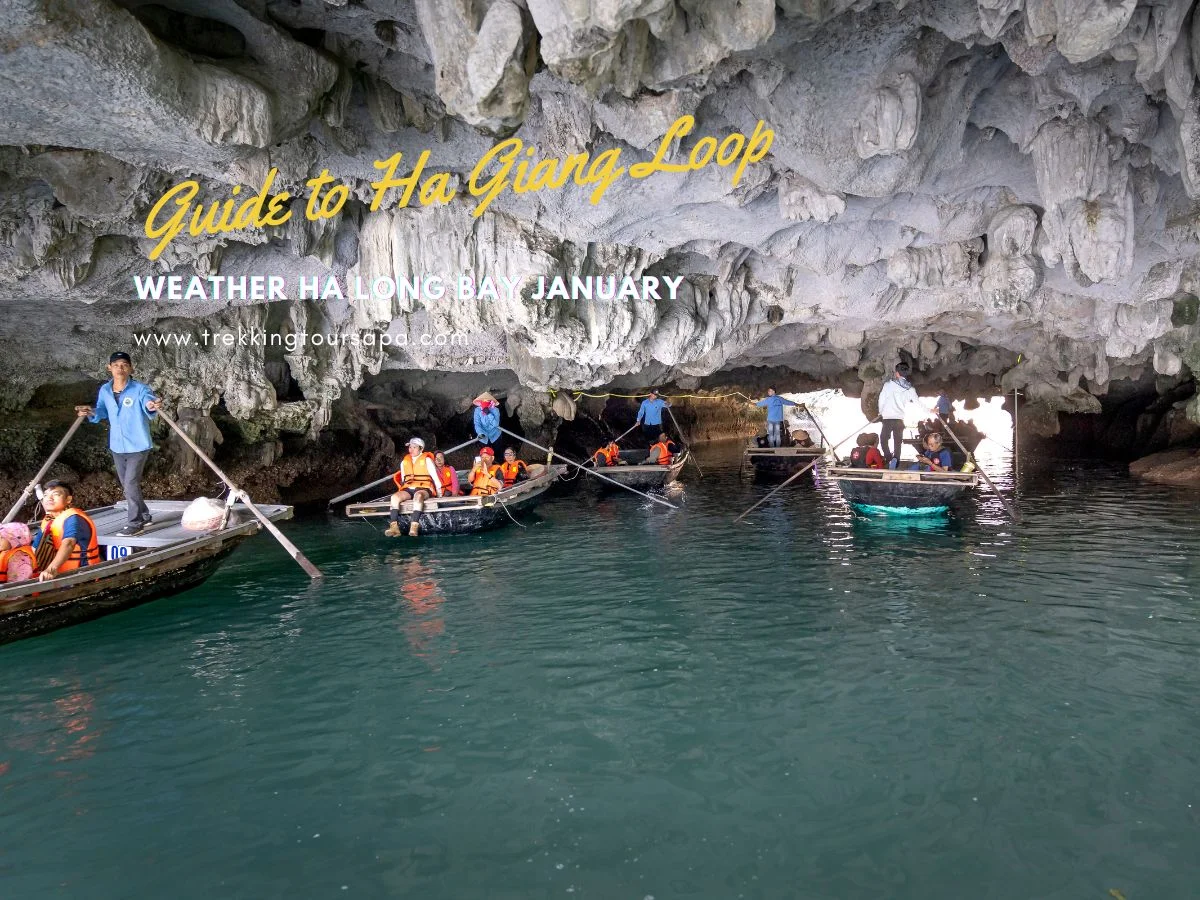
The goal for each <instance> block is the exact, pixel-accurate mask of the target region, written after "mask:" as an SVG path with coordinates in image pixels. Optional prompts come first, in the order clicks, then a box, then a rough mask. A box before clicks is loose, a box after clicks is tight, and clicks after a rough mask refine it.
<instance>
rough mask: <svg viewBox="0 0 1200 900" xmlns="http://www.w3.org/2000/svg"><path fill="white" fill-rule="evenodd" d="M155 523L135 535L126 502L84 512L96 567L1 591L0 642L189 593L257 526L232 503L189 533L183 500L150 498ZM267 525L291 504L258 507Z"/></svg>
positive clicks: (286, 512)
mask: <svg viewBox="0 0 1200 900" xmlns="http://www.w3.org/2000/svg"><path fill="white" fill-rule="evenodd" d="M146 505H147V506H149V507H150V513H151V515H153V516H154V524H153V525H151V526H149V527H148V528H147V529H145V530H144V531H143V532H141V534H138V535H136V536H134V537H121V536H119V535H117V533H116V532H117V531H118V530H119V529H121V528H122V527H124V525H125V524H126V514H125V506H124V504H119V505H115V506H104V507H101V508H99V509H89V510H87V514H88V515H89V516H90V517H91V519H92V521H93V522H95V523H96V532H97V534H96V538H97V541H98V543H99V544H100V556H101V562H100V563H98V564H97V565H94V566H86V567H85V568H82V569H79V570H77V571H75V572H71V573H69V574H67V575H60V576H59V577H57V578H55V579H53V580H52V581H43V582H38V581H36V580H34V581H18V582H16V583H15V584H10V585H5V586H3V587H0V644H4V643H8V642H10V641H15V640H19V639H21V638H25V637H32V636H34V635H37V634H44V633H46V632H48V631H53V630H54V629H56V628H62V627H63V626H65V625H73V624H75V623H77V622H83V621H87V620H88V619H95V618H99V617H100V616H104V615H108V614H109V613H111V612H117V611H118V610H122V609H128V608H130V607H132V606H138V605H140V604H142V603H146V602H147V601H150V600H155V599H157V598H159V597H165V596H167V595H169V594H177V593H179V592H181V591H185V590H187V589H188V588H192V587H195V586H196V585H198V584H201V583H202V582H203V581H204V580H205V579H207V578H208V577H209V576H210V575H212V573H213V572H215V571H216V569H217V566H219V565H220V564H221V562H222V560H224V559H225V557H226V556H228V555H229V554H230V553H231V552H232V551H233V549H234V548H235V547H236V546H237V545H238V544H240V543H241V542H242V541H243V540H245V539H246V538H248V537H249V536H250V535H252V534H255V533H256V532H258V531H259V529H260V528H261V527H262V526H261V525H260V524H259V522H258V520H257V519H255V518H254V517H253V515H252V514H251V513H250V510H249V509H247V508H246V507H245V506H243V505H242V504H240V503H237V504H234V505H233V507H232V511H231V514H230V517H229V522H228V524H227V526H226V527H225V528H221V529H219V530H217V531H188V530H186V529H184V528H183V527H182V526H181V525H180V524H179V522H180V518H181V517H182V515H183V511H184V509H186V508H187V506H188V504H187V502H186V501H182V500H178V501H175V500H149V501H147V504H146ZM257 506H258V508H259V509H260V510H261V511H262V513H263V515H264V516H266V517H267V518H268V519H270V520H271V521H272V522H275V521H279V520H281V519H290V518H291V517H292V508H291V507H290V506H270V505H264V504H257Z"/></svg>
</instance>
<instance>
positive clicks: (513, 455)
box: [499, 447, 529, 488]
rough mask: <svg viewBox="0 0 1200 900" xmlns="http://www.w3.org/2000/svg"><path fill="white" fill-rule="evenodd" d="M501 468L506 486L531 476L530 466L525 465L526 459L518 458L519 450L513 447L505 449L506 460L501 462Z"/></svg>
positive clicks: (501, 474)
mask: <svg viewBox="0 0 1200 900" xmlns="http://www.w3.org/2000/svg"><path fill="white" fill-rule="evenodd" d="M499 469H500V477H501V478H503V479H504V486H505V487H506V488H510V487H512V486H513V485H514V484H516V483H517V482H518V481H525V480H526V479H528V478H529V466H527V465H525V460H523V459H517V451H515V450H514V449H513V448H512V447H509V448H508V449H507V450H505V451H504V462H502V463H501V464H500V466H499Z"/></svg>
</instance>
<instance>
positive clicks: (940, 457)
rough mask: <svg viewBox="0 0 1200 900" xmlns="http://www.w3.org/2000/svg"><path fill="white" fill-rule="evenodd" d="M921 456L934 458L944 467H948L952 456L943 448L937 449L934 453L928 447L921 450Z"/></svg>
mask: <svg viewBox="0 0 1200 900" xmlns="http://www.w3.org/2000/svg"><path fill="white" fill-rule="evenodd" d="M921 456H923V457H925V459H930V460H936V461H937V462H938V463H940V464H941V465H942V466H943V467H944V468H947V469H948V468H950V465H951V462H952V458H951V456H950V451H949V450H946V449H945V448H943V449H941V450H938V451H937V452H936V453H934V452H933V451H932V450H929V449H928V448H926V449H924V450H922V451H921Z"/></svg>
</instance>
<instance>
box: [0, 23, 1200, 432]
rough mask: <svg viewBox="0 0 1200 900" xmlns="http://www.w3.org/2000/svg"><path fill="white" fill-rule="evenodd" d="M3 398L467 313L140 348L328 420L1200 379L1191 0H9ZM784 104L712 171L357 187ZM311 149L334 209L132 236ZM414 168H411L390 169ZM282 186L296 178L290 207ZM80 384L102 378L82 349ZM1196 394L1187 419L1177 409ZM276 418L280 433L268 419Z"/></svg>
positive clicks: (620, 140)
mask: <svg viewBox="0 0 1200 900" xmlns="http://www.w3.org/2000/svg"><path fill="white" fill-rule="evenodd" d="M0 34H3V36H4V37H3V39H2V40H0V90H2V92H3V98H4V102H3V103H0V144H3V145H4V146H3V147H0V302H2V303H3V305H4V308H5V310H6V313H7V314H6V315H5V316H3V317H2V318H0V347H2V348H3V351H4V353H5V355H6V357H7V358H8V362H9V371H10V372H13V373H15V374H14V375H13V376H12V377H11V378H8V379H6V381H5V385H4V388H3V391H2V392H0V393H3V397H0V403H3V404H6V405H10V406H11V405H12V404H14V403H21V402H24V401H26V400H27V399H28V397H29V396H30V394H31V392H32V391H33V390H34V388H36V387H37V386H38V385H39V384H41V383H45V382H49V381H55V380H64V379H66V378H68V377H70V376H71V375H72V374H73V373H79V372H80V370H81V369H83V370H91V369H93V368H94V366H92V364H91V361H92V360H96V359H99V358H100V356H101V355H102V354H104V353H107V352H108V350H109V349H110V348H111V347H112V346H128V345H129V335H130V333H131V332H139V333H145V332H148V331H150V330H157V331H159V332H164V333H165V332H181V331H188V330H192V331H195V330H197V329H198V328H199V327H200V326H201V325H204V326H205V327H208V328H226V329H236V328H237V327H238V326H242V327H244V328H249V327H261V328H266V329H273V330H279V329H288V330H291V331H304V330H307V331H308V332H310V333H315V332H318V331H320V332H326V333H339V334H347V335H349V334H365V333H368V332H375V331H379V330H387V331H389V332H390V333H392V334H394V335H401V334H407V335H417V334H420V333H430V332H436V333H446V334H449V333H459V334H463V335H466V336H467V339H466V341H465V343H463V344H460V345H458V346H456V347H454V348H447V347H445V346H439V347H422V346H419V345H417V343H416V342H415V341H411V342H409V344H408V346H405V347H395V346H394V347H391V348H388V349H381V348H379V347H367V346H363V345H361V344H357V345H356V344H352V343H347V344H344V345H342V346H339V347H336V348H322V349H320V350H317V351H314V350H312V349H302V350H298V351H297V352H295V353H284V354H283V359H282V361H283V362H286V363H287V365H288V367H289V368H290V374H291V377H293V378H294V379H295V381H296V385H297V386H298V388H299V390H300V391H301V392H302V394H303V396H304V397H305V398H306V399H305V400H304V401H301V402H295V401H293V402H292V403H286V402H284V401H283V400H281V399H280V398H279V391H277V389H276V385H274V384H273V383H272V377H271V375H270V372H271V370H272V365H274V366H275V367H276V368H278V366H279V363H280V359H279V358H277V357H278V356H279V354H274V355H273V354H272V352H271V351H270V350H268V349H264V348H262V347H257V346H234V347H231V348H222V347H216V348H209V349H207V350H205V351H203V352H201V351H198V350H196V349H195V348H194V347H193V348H189V349H180V348H177V347H159V348H149V347H147V348H143V349H140V350H138V351H137V352H138V354H139V358H140V361H141V369H142V371H146V370H147V369H149V370H152V371H153V372H154V375H155V378H156V383H157V384H159V385H160V386H162V387H163V388H164V389H165V390H167V391H168V392H169V393H170V394H171V395H172V396H174V397H177V398H178V399H179V400H180V401H181V402H182V403H184V404H187V405H191V406H195V407H198V408H201V409H207V408H209V407H211V406H212V404H213V403H215V402H216V400H217V398H218V397H222V396H223V397H224V398H225V401H226V404H227V405H228V407H229V409H230V410H231V411H232V412H233V413H234V414H235V415H242V416H251V415H258V416H261V415H275V416H277V417H278V418H279V419H280V424H286V423H288V422H290V423H291V424H292V425H295V426H297V427H302V428H303V427H313V428H319V427H320V426H322V425H323V424H324V423H325V422H326V421H328V416H329V410H330V406H331V404H332V402H333V400H335V399H336V398H337V396H338V395H339V394H340V393H342V392H343V391H345V390H347V389H352V388H355V387H357V386H359V385H360V384H361V383H362V381H363V379H364V378H365V377H366V376H367V375H369V374H371V375H373V374H378V373H379V372H380V371H382V370H384V369H404V370H414V369H438V370H443V371H446V370H449V371H457V372H478V371H484V370H489V369H498V368H504V369H512V370H513V371H515V372H516V374H517V376H518V378H519V379H520V381H521V382H522V383H523V384H525V385H527V386H529V387H532V388H543V387H589V386H594V385H599V384H605V383H609V382H612V381H613V380H614V379H619V378H620V377H621V376H634V375H640V376H644V377H646V378H650V377H653V378H654V379H668V378H673V379H677V380H682V381H684V382H687V381H688V380H689V379H690V380H692V382H693V383H694V382H695V379H697V378H702V377H704V376H708V375H710V374H712V373H714V372H719V371H722V370H730V369H734V368H739V367H747V366H756V365H770V366H786V367H789V368H791V369H794V370H796V371H797V372H799V373H803V374H804V375H805V376H812V377H816V378H819V379H827V380H828V381H829V383H837V382H838V380H839V379H842V380H845V379H847V378H856V379H858V380H861V381H862V382H864V383H866V384H868V385H869V384H871V383H872V382H875V381H877V379H878V378H879V376H880V375H881V374H882V370H881V367H882V365H884V364H886V363H888V362H890V361H892V360H894V359H896V357H897V354H898V353H900V352H903V353H906V354H908V355H910V356H911V357H912V358H913V359H914V360H915V361H916V363H917V367H918V369H919V370H922V371H924V372H925V373H927V374H928V375H929V376H930V377H936V378H954V377H964V378H972V377H973V378H978V377H980V376H991V377H994V378H995V379H996V383H997V384H1000V385H1002V386H1003V387H1004V388H1005V389H1011V388H1014V387H1016V388H1022V389H1024V391H1025V392H1026V395H1027V397H1029V399H1030V400H1032V401H1033V402H1035V403H1039V404H1041V406H1042V407H1043V409H1044V410H1046V411H1047V412H1052V411H1055V410H1059V411H1089V410H1095V409H1098V408H1099V405H1098V401H1097V399H1096V396H1097V395H1103V394H1104V392H1105V391H1106V389H1107V387H1108V385H1109V384H1110V383H1113V382H1116V381H1119V380H1122V379H1135V380H1136V379H1145V378H1149V377H1152V375H1154V374H1157V375H1158V376H1160V377H1161V378H1166V379H1170V378H1175V379H1179V378H1183V377H1187V376H1188V374H1189V372H1194V371H1196V370H1197V369H1200V328H1198V327H1197V325H1196V319H1197V300H1196V296H1197V294H1198V293H1200V284H1198V282H1200V264H1198V262H1197V256H1196V253H1197V249H1198V247H1200V241H1198V236H1197V222H1198V217H1197V211H1198V210H1197V204H1196V200H1197V197H1198V196H1200V87H1198V85H1197V77H1196V73H1197V69H1198V68H1200V17H1198V16H1196V15H1194V14H1193V11H1192V4H1191V2H1190V0H1189V2H1178V0H1162V2H1152V3H1147V2H1134V0H1109V2H1090V0H977V2H974V0H973V2H967V0H925V2H903V0H899V2H883V3H871V2H858V3H849V2H844V0H780V2H778V3H775V2H772V0H590V2H578V3H563V2H557V0H415V2H402V0H238V2H235V0H155V2H142V0H121V2H118V3H114V2H110V0H72V2H70V3H61V2H55V0H16V2H9V3H5V4H3V5H2V6H0ZM681 115H694V116H695V117H696V122H697V124H696V128H695V130H694V132H693V133H692V134H691V135H690V136H689V137H687V138H685V139H684V140H683V141H682V144H681V146H680V147H679V148H678V149H677V150H676V151H674V155H673V156H672V159H686V156H687V153H688V152H689V150H690V149H691V147H692V146H693V145H694V143H695V141H696V140H697V139H698V138H699V137H700V136H703V135H714V136H717V137H718V138H721V137H722V136H724V135H728V134H731V133H733V132H735V131H737V132H742V133H745V134H750V133H751V132H752V131H753V130H754V128H755V126H756V123H757V122H758V121H759V120H764V121H765V122H766V124H767V125H768V126H769V127H771V128H772V129H774V131H775V138H774V142H773V145H772V147H771V152H770V155H769V156H767V157H766V158H765V159H764V160H763V161H761V162H758V163H755V164H753V165H751V166H749V167H748V168H747V169H746V172H745V176H744V177H743V178H742V179H741V181H740V183H738V184H737V185H736V186H735V185H734V184H733V183H732V179H731V178H730V173H729V171H728V170H727V169H723V168H719V167H717V166H709V167H707V168H704V169H700V170H697V171H692V172H689V173H686V174H665V173H662V174H657V175H655V176H654V177H651V178H645V179H643V180H640V181H632V180H629V179H626V180H623V181H619V182H616V183H614V184H613V185H612V187H611V188H610V190H609V191H608V192H607V193H606V194H605V195H604V197H603V199H602V200H601V202H599V203H598V204H596V205H591V204H590V203H589V200H588V197H589V191H588V190H586V189H583V188H580V187H577V186H574V185H567V186H566V187H564V188H562V189H559V190H543V191H540V192H536V193H534V192H531V193H524V194H514V193H512V192H506V193H504V194H502V195H500V196H499V197H497V199H496V200H495V202H494V203H492V205H491V206H490V207H489V208H488V210H487V211H486V212H485V213H483V215H481V216H479V217H478V218H474V217H472V214H471V212H472V204H471V203H470V202H462V201H461V200H456V201H455V202H452V203H450V204H448V205H431V206H428V207H419V206H417V205H415V204H413V205H412V206H410V207H409V208H404V209H399V208H395V207H394V206H389V204H387V203H385V204H383V205H382V206H381V208H380V209H379V210H378V211H376V212H371V211H369V209H368V205H369V202H370V198H371V196H372V190H371V188H370V187H369V183H370V182H371V181H373V180H376V179H377V178H378V177H379V170H378V169H376V168H375V167H374V166H373V162H374V161H375V160H382V159H386V158H388V157H390V156H392V155H393V154H394V153H396V152H398V151H399V152H402V153H403V154H404V156H403V158H404V159H405V160H407V161H410V162H411V161H415V160H416V159H417V157H418V156H419V155H420V153H421V152H422V151H423V150H426V149H428V150H430V152H431V162H430V165H431V166H436V167H437V168H438V169H445V170H450V171H452V172H453V173H455V178H456V179H457V181H458V182H459V183H461V182H462V180H463V179H465V178H466V176H467V174H468V173H469V172H470V170H471V168H472V167H473V166H474V165H475V163H476V161H478V160H479V158H480V157H481V156H482V155H483V154H484V153H486V152H487V150H488V149H489V148H490V147H492V146H493V144H494V143H495V141H496V140H497V139H498V138H500V137H508V136H510V135H515V136H516V137H519V138H521V139H522V140H523V141H524V142H525V145H526V146H531V147H535V148H536V149H537V152H538V154H539V157H548V156H559V157H563V156H566V155H568V154H573V153H580V152H592V153H599V152H601V151H602V150H604V149H610V148H620V149H621V150H622V153H623V154H624V157H625V158H627V159H640V160H648V159H650V158H651V157H652V155H653V153H654V150H655V148H656V147H657V146H658V144H659V142H660V141H661V139H662V137H663V135H664V133H666V131H667V129H668V127H669V126H670V124H671V123H672V122H673V121H674V120H676V119H677V118H678V117H679V116H681ZM272 167H273V168H276V169H277V170H278V173H279V174H278V176H277V182H276V186H277V187H285V188H287V189H289V190H291V191H292V192H293V194H294V195H295V196H300V195H302V194H304V193H305V190H304V182H305V180H306V179H308V178H311V177H313V176H314V175H317V174H318V173H320V172H321V171H322V170H323V169H328V170H329V172H330V173H331V174H332V175H333V176H334V177H335V178H337V179H338V180H339V181H340V182H341V183H343V184H345V185H346V186H348V187H349V188H350V191H351V196H352V198H353V199H352V200H351V201H350V202H349V203H347V205H346V206H345V208H344V209H343V211H342V212H341V213H340V214H339V215H338V216H337V217H335V218H334V219H331V220H328V221H322V222H311V221H308V220H306V219H305V218H303V217H301V216H295V217H293V218H292V219H291V221H289V222H288V223H287V224H286V225H284V226H280V227H279V228H276V229H269V230H266V231H263V230H246V231H242V232H237V233H234V234H232V235H224V236H219V237H205V238H203V239H198V238H192V237H190V236H187V235H186V233H185V234H184V235H183V236H181V237H180V238H178V239H177V240H175V241H174V242H173V243H172V244H171V245H170V246H169V248H168V249H167V251H166V252H165V253H164V254H163V255H162V256H161V257H160V258H159V259H158V260H157V261H153V262H152V261H150V259H149V255H150V251H151V249H152V247H153V246H154V243H155V242H154V241H151V240H149V239H147V238H146V237H145V235H144V234H143V231H142V228H143V223H144V221H145V219H146V214H147V212H148V210H149V208H150V206H151V205H152V204H153V202H154V201H155V199H157V197H159V196H160V195H161V194H162V193H163V192H164V191H165V190H166V189H167V188H169V187H170V186H171V185H173V184H176V183H178V182H179V181H180V180H181V179H185V178H196V179H198V180H199V181H200V183H201V184H202V186H203V190H204V192H205V194H208V195H211V196H213V197H219V198H225V197H228V196H229V192H230V190H231V187H232V186H233V185H243V186H246V187H249V188H250V189H252V190H257V189H258V187H259V186H260V185H261V184H262V181H263V179H264V177H265V174H266V172H267V171H268V170H269V169H271V168H272ZM406 167H407V164H406V166H404V167H402V168H406ZM297 202H299V201H297ZM462 271H468V272H473V273H475V274H476V275H477V276H480V277H481V276H483V275H491V276H492V277H496V276H499V275H507V276H510V277H522V278H526V279H530V281H527V282H526V283H527V284H529V285H532V281H531V279H533V278H535V277H536V276H539V275H547V276H553V275H567V276H570V275H576V274H616V275H619V276H620V275H632V276H635V277H636V276H642V275H647V274H648V275H683V276H685V280H684V282H683V283H682V285H681V288H680V293H679V296H678V298H677V299H676V300H674V301H669V300H665V299H664V300H660V301H658V302H653V301H646V300H624V301H612V302H607V301H606V302H595V303H588V302H586V301H583V302H564V301H562V300H547V299H541V300H538V299H533V298H532V297H531V296H530V291H531V290H532V287H530V288H529V289H527V290H526V291H525V294H524V295H523V296H521V295H518V296H516V297H515V298H513V299H508V298H505V297H504V296H501V298H500V299H499V300H483V301H458V300H456V301H454V302H433V301H428V302H427V301H424V300H422V301H418V302H414V301H411V300H404V301H401V300H397V299H391V300H380V299H375V300H370V301H360V302H355V303H340V302H336V301H331V302H321V301H310V302H290V303H287V304H276V305H269V304H263V303H252V302H235V303H233V304H228V303H225V302H208V303H196V302H186V303H184V302H165V301H158V302H153V301H138V300H136V299H134V298H133V296H132V289H131V278H132V276H133V275H146V274H152V273H162V272H175V273H179V274H187V275H190V274H192V273H193V272H194V273H200V274H212V273H217V272H220V273H222V274H231V275H237V274H257V273H264V272H272V273H283V274H287V275H289V276H291V277H293V278H294V277H297V276H299V275H308V276H311V275H318V274H320V275H325V274H329V273H332V274H334V275H337V276H340V277H347V278H353V277H354V276H362V277H365V278H374V277H376V276H378V275H391V274H394V273H402V274H403V273H406V272H445V273H456V272H462ZM93 374H94V373H93ZM1189 414H1190V415H1191V417H1192V418H1193V419H1194V420H1197V421H1200V407H1197V405H1196V401H1195V400H1193V402H1192V406H1191V408H1190V409H1189ZM285 420H286V422H285Z"/></svg>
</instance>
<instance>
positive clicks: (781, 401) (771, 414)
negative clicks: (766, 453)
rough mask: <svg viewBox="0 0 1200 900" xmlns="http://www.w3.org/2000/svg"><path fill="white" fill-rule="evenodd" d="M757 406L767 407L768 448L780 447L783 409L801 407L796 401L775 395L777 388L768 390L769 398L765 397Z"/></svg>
mask: <svg viewBox="0 0 1200 900" xmlns="http://www.w3.org/2000/svg"><path fill="white" fill-rule="evenodd" d="M754 405H755V406H765V407H766V408H767V446H768V447H778V446H780V444H781V443H782V440H783V437H782V434H781V432H782V430H783V408H784V407H785V406H799V405H800V404H799V403H797V402H796V401H795V400H789V399H787V398H786V397H780V396H779V395H778V394H776V393H775V388H773V387H769V388H767V396H765V397H763V398H762V399H761V400H759V401H758V402H757V403H755V404H754Z"/></svg>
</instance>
